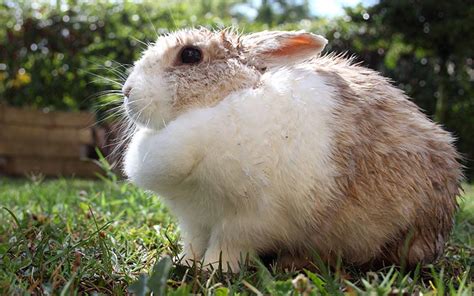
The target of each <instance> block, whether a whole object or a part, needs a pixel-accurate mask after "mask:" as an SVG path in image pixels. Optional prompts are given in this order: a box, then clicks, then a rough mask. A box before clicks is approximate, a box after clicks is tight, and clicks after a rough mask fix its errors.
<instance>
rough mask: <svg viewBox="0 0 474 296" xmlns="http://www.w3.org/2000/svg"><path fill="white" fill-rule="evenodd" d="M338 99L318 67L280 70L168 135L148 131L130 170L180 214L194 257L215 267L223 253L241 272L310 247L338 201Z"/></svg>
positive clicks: (194, 113)
mask: <svg viewBox="0 0 474 296" xmlns="http://www.w3.org/2000/svg"><path fill="white" fill-rule="evenodd" d="M336 103H337V102H336V100H335V98H334V89H333V88H332V87H330V86H328V84H327V83H325V81H324V78H323V77H321V76H319V75H318V74H317V73H316V72H315V71H314V70H312V69H309V68H306V67H305V66H295V67H292V68H279V69H272V70H269V71H268V72H267V73H265V74H264V75H263V76H262V77H261V83H260V85H259V87H257V88H255V89H244V90H241V91H238V92H234V93H232V94H230V95H229V96H227V97H226V98H225V99H223V100H222V101H221V102H220V103H218V104H217V105H216V106H214V107H210V108H200V109H194V110H191V111H188V112H186V113H184V114H182V115H180V116H179V117H177V118H176V119H174V120H173V121H171V122H169V123H168V124H167V126H166V127H164V128H162V129H161V130H158V131H156V130H149V129H146V128H142V129H140V130H139V131H138V132H137V133H136V134H135V135H134V137H133V140H132V142H131V143H130V146H129V148H128V151H127V153H126V158H125V172H126V174H127V175H128V176H129V177H130V179H131V180H132V181H133V182H135V183H136V184H138V185H139V186H141V187H143V188H146V189H149V190H152V191H154V192H156V193H158V194H159V195H160V196H161V197H162V198H163V199H164V200H165V202H166V204H167V205H168V206H169V207H170V209H171V210H172V212H173V213H174V214H175V215H176V216H177V218H178V220H179V225H180V228H181V231H182V235H183V238H184V245H185V251H184V252H185V255H186V259H193V258H194V259H198V260H199V259H201V258H203V257H204V261H205V263H206V264H208V263H210V264H213V263H215V262H217V261H218V260H219V255H220V253H221V251H222V259H223V261H224V262H229V264H230V266H231V268H232V270H234V271H235V270H238V262H239V258H240V256H241V255H242V256H245V254H246V253H250V254H252V253H256V252H259V251H260V252H263V251H265V250H271V249H274V247H275V246H282V244H283V245H285V247H287V248H290V249H291V248H295V246H298V245H299V244H300V245H303V244H305V243H307V242H306V241H307V240H308V237H309V236H308V235H307V232H305V229H306V228H308V227H307V225H308V224H313V225H314V223H311V221H314V219H316V217H317V216H316V215H315V214H314V211H315V209H316V208H318V207H323V206H324V205H327V204H329V203H330V200H329V196H331V195H330V194H329V189H330V188H331V186H333V183H334V181H333V180H334V178H333V177H334V176H331V172H335V171H336V170H335V169H333V164H332V163H331V160H330V158H329V156H330V153H331V151H330V149H331V147H332V144H333V142H332V134H333V131H332V129H331V123H330V122H332V120H331V116H332V115H331V114H332V112H331V111H332V110H333V108H334V107H335V104H336ZM315 188H317V194H315V190H314V189H315ZM313 231H314V230H313ZM316 236H317V235H316ZM316 236H315V235H314V234H312V235H311V237H312V238H313V239H317V237H316ZM288 242H291V245H287V244H288ZM224 266H225V264H224Z"/></svg>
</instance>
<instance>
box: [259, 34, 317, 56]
mask: <svg viewBox="0 0 474 296" xmlns="http://www.w3.org/2000/svg"><path fill="white" fill-rule="evenodd" d="M321 47H322V44H321V43H320V42H318V40H316V39H315V38H313V37H312V36H308V35H306V36H305V35H298V36H294V37H291V38H287V39H285V40H284V41H283V42H282V44H281V46H280V47H278V48H276V49H274V50H271V51H268V52H266V54H269V55H273V56H289V55H298V54H303V53H306V52H308V51H318V50H320V49H321Z"/></svg>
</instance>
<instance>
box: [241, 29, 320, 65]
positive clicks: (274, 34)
mask: <svg viewBox="0 0 474 296" xmlns="http://www.w3.org/2000/svg"><path fill="white" fill-rule="evenodd" d="M327 43H328V41H327V39H326V38H324V37H322V36H320V35H315V34H312V33H306V32H301V31H298V32H285V31H264V32H259V33H254V34H250V35H247V36H244V37H242V40H241V45H242V47H243V49H244V53H245V55H246V58H247V59H248V60H249V61H250V62H252V63H253V64H255V65H257V66H259V67H271V66H282V65H286V64H292V63H295V62H297V61H300V60H304V59H307V58H311V57H313V56H315V55H316V54H318V53H320V52H321V51H322V50H323V49H324V46H325V45H326V44H327Z"/></svg>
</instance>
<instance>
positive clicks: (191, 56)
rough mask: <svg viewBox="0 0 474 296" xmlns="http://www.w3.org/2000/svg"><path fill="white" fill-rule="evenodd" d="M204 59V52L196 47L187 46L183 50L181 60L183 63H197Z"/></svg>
mask: <svg viewBox="0 0 474 296" xmlns="http://www.w3.org/2000/svg"><path fill="white" fill-rule="evenodd" d="M201 60H202V52H201V50H200V49H199V48H196V47H185V48H183V49H182V50H181V62H182V63H183V64H196V63H199V62H200V61H201Z"/></svg>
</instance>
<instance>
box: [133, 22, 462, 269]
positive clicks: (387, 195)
mask: <svg viewBox="0 0 474 296" xmlns="http://www.w3.org/2000/svg"><path fill="white" fill-rule="evenodd" d="M325 44H326V40H325V39H324V38H323V37H321V36H317V35H312V34H309V33H304V32H261V33H257V34H254V35H247V36H238V35H237V34H235V33H234V32H230V31H223V32H211V31H208V30H206V29H199V30H195V29H194V30H186V31H180V32H177V33H175V34H172V35H169V36H165V37H162V38H160V39H159V40H158V42H157V43H156V44H155V45H153V46H151V47H150V49H148V50H147V51H146V52H145V53H144V55H143V57H142V58H141V59H140V60H139V61H138V62H137V63H136V64H135V66H134V69H133V71H132V73H131V75H130V77H129V78H128V80H127V82H126V84H125V86H124V90H125V93H127V95H128V97H127V100H126V102H125V105H126V109H127V110H128V114H129V117H130V118H131V119H132V120H133V121H134V122H135V123H136V124H137V125H138V126H139V127H140V128H139V129H138V131H137V132H136V134H135V135H134V136H133V139H132V141H131V143H130V145H129V147H128V150H127V153H126V157H125V163H124V164H125V172H126V174H127V175H128V176H129V178H130V179H131V180H132V181H133V182H134V183H136V184H138V185H139V186H141V187H143V188H145V189H148V190H152V191H154V192H156V193H157V194H159V195H160V196H161V197H162V198H163V200H164V201H165V203H166V204H167V205H168V206H169V207H170V209H171V210H172V212H173V213H174V214H175V215H176V216H177V218H178V220H179V225H180V228H181V231H182V236H183V241H184V256H185V260H201V259H203V260H204V262H205V264H215V263H216V262H217V261H218V260H219V256H220V255H221V252H222V260H223V261H224V266H226V264H225V263H226V262H227V263H228V264H229V266H230V267H231V268H232V270H233V271H236V270H238V268H239V259H240V258H242V257H245V255H246V254H247V253H249V254H256V255H262V254H268V253H281V254H284V257H285V260H289V261H290V262H297V261H302V260H303V261H304V260H305V259H306V258H307V257H311V255H312V252H314V251H317V252H318V253H319V254H320V255H321V256H323V258H325V259H327V260H334V259H335V258H336V257H337V256H341V257H342V258H343V260H345V262H348V263H353V264H365V263H368V262H373V261H374V260H383V261H386V262H390V263H401V261H402V260H406V263H408V264H409V265H413V264H416V263H418V262H431V261H433V260H435V259H436V257H437V256H439V255H440V254H441V252H442V251H443V245H444V242H445V240H446V238H447V236H448V234H449V232H450V229H451V227H452V224H453V214H454V213H455V210H456V208H457V203H456V197H457V196H458V194H459V184H460V180H461V178H462V174H461V167H460V165H459V163H458V161H457V158H458V155H457V153H456V151H455V149H454V147H453V139H452V137H451V136H450V135H449V133H447V132H445V131H443V130H442V129H441V128H440V127H439V126H437V125H436V124H434V123H433V122H432V121H430V120H429V119H428V118H427V117H426V116H424V115H423V114H422V113H421V112H420V111H419V110H418V108H417V107H416V106H415V105H414V104H413V103H412V102H410V101H409V100H408V98H407V97H406V96H405V95H404V94H403V93H402V92H401V91H400V90H398V89H396V88H394V87H393V86H392V85H391V84H390V83H389V82H388V81H387V80H386V79H384V78H382V77H381V76H379V75H378V74H377V73H375V72H373V71H371V70H368V69H365V68H363V67H360V66H356V65H351V63H350V62H348V61H347V60H345V59H342V58H338V57H335V56H326V57H318V56H317V55H318V53H319V52H320V51H321V50H322V49H323V47H324V45H325ZM189 45H192V46H197V47H199V48H201V49H202V51H203V56H204V59H203V61H202V62H201V63H199V64H195V65H182V64H180V63H179V54H178V53H179V50H180V49H181V48H182V47H184V46H189ZM404 246H407V247H406V248H404Z"/></svg>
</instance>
